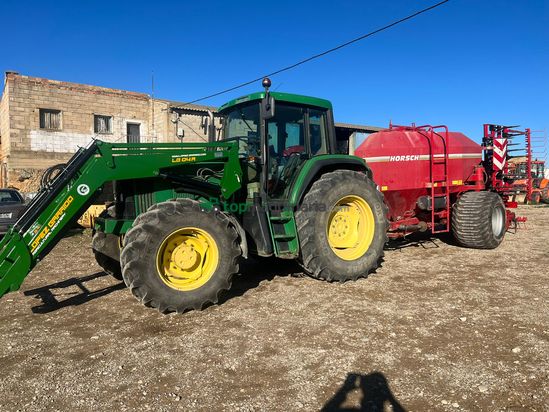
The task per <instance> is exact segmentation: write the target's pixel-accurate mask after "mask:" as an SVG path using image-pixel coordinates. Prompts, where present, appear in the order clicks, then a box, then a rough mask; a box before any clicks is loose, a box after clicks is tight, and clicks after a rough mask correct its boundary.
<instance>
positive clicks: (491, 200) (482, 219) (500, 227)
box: [452, 192, 507, 249]
mask: <svg viewBox="0 0 549 412" xmlns="http://www.w3.org/2000/svg"><path fill="white" fill-rule="evenodd" d="M506 231H507V226H506V212H505V206H504V204H503V201H502V200H501V197H500V196H499V195H498V194H497V193H494V192H466V193H464V194H462V195H461V196H460V197H459V199H458V200H457V202H456V203H455V204H454V206H453V209H452V234H453V235H454V237H455V239H456V240H457V241H458V243H459V244H460V245H461V246H464V247H468V248H473V249H495V248H496V247H498V246H499V244H500V243H501V242H502V241H503V237H504V236H505V232H506Z"/></svg>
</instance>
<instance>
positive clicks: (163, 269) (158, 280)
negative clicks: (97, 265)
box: [121, 199, 241, 313]
mask: <svg viewBox="0 0 549 412" xmlns="http://www.w3.org/2000/svg"><path fill="white" fill-rule="evenodd" d="M240 254H241V251H240V246H239V244H238V235H237V233H236V231H235V229H234V227H233V226H232V225H231V223H230V221H229V219H228V218H227V216H225V215H224V214H222V213H220V212H218V211H204V210H202V209H201V208H200V206H199V204H198V202H196V201H193V200H188V199H182V200H178V201H169V202H163V203H159V204H156V205H154V206H152V207H151V208H150V209H149V210H148V211H147V212H145V213H143V214H141V215H140V216H139V217H138V218H137V219H136V220H135V222H134V225H133V227H132V228H131V229H130V230H129V231H128V233H127V234H126V236H125V239H124V247H123V249H122V254H121V265H122V267H123V270H122V275H123V278H124V282H126V284H127V285H128V286H129V287H130V289H131V291H132V293H133V294H134V295H135V297H136V298H137V299H138V300H140V301H141V302H142V303H143V304H145V305H147V306H152V307H155V308H157V309H158V310H159V311H160V312H162V313H167V312H179V313H181V312H185V311H186V310H189V309H201V308H203V307H204V306H205V305H207V304H208V303H217V301H218V299H219V295H220V293H221V292H222V291H223V290H228V289H229V288H230V286H231V280H232V276H233V274H235V273H237V272H238V264H237V261H238V258H239V256H240Z"/></svg>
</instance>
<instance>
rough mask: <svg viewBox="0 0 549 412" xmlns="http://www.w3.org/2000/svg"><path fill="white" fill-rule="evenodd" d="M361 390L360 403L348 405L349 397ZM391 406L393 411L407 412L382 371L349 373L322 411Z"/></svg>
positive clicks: (346, 411)
mask: <svg viewBox="0 0 549 412" xmlns="http://www.w3.org/2000/svg"><path fill="white" fill-rule="evenodd" d="M357 391H358V392H359V393H358V395H359V396H360V397H361V398H360V405H358V406H352V405H351V406H347V403H350V402H349V400H348V398H349V395H351V394H352V393H354V392H357ZM386 406H390V407H391V408H392V409H389V410H392V411H393V412H405V411H406V410H405V409H404V407H403V406H402V405H401V404H400V403H399V402H398V401H397V400H396V399H395V397H394V395H393V393H392V392H391V389H390V388H389V383H388V382H387V378H385V376H384V375H383V374H382V373H381V372H372V373H370V374H368V375H361V374H356V373H349V374H348V375H347V378H346V379H345V382H343V385H341V387H340V388H339V390H338V391H337V392H336V393H335V394H334V396H333V397H332V398H331V399H330V400H329V401H328V402H326V404H325V405H324V406H323V407H322V409H321V411H322V412H358V411H380V412H383V411H384V410H386V409H385V407H386Z"/></svg>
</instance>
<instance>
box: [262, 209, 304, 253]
mask: <svg viewBox="0 0 549 412" xmlns="http://www.w3.org/2000/svg"><path fill="white" fill-rule="evenodd" d="M269 224H270V226H271V233H272V234H273V243H274V245H273V247H274V248H275V251H276V253H277V255H278V256H281V255H282V256H283V255H285V254H286V255H287V254H291V253H292V250H297V243H298V239H297V228H296V226H295V220H294V219H293V212H292V211H291V210H284V209H277V208H276V207H275V208H273V209H272V210H269Z"/></svg>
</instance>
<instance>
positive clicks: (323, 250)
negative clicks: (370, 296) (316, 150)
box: [295, 170, 388, 282]
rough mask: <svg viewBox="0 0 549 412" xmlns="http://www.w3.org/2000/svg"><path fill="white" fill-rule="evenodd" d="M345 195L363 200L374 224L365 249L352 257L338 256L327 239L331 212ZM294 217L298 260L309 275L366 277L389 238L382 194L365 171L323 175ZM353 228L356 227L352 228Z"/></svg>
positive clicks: (344, 278) (337, 278)
mask: <svg viewBox="0 0 549 412" xmlns="http://www.w3.org/2000/svg"><path fill="white" fill-rule="evenodd" d="M347 196H356V197H357V198H359V199H362V200H364V201H365V202H366V204H367V205H368V206H369V208H370V210H371V212H372V216H373V218H372V219H373V224H374V233H373V238H372V239H371V242H370V244H369V247H368V249H367V250H366V251H365V253H363V254H362V255H361V256H359V257H357V258H355V259H353V260H347V259H343V258H341V257H340V256H338V255H337V254H336V252H335V251H334V249H332V247H331V246H330V243H329V238H328V224H329V222H330V216H331V213H332V212H333V210H334V207H336V205H337V204H338V202H339V201H340V200H341V199H343V198H345V197H347ZM295 217H296V223H297V231H298V237H299V242H300V248H301V254H300V259H299V261H300V264H301V266H302V267H303V269H304V270H305V272H306V273H307V274H308V275H310V276H312V277H314V278H316V279H323V280H327V281H339V282H345V281H347V280H356V279H358V278H360V277H367V276H368V274H369V273H371V272H372V271H374V270H375V269H376V268H377V267H378V266H379V265H380V263H381V259H382V257H383V247H384V245H385V243H386V242H387V240H388V239H387V227H388V221H387V207H386V206H385V203H384V202H383V196H382V195H381V193H380V192H379V191H378V190H377V189H376V186H375V185H374V183H373V182H372V180H370V179H369V178H368V176H367V175H365V174H364V173H360V172H355V171H351V170H339V171H335V172H330V173H325V174H323V175H322V176H321V177H320V178H319V179H318V180H317V181H316V182H314V183H313V185H312V186H311V188H310V189H309V191H308V192H307V194H306V195H305V197H304V199H303V202H302V205H301V207H300V208H299V210H298V211H297V212H296V215H295ZM360 224H364V223H359V225H360ZM355 229H356V230H358V228H354V229H352V230H355Z"/></svg>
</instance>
